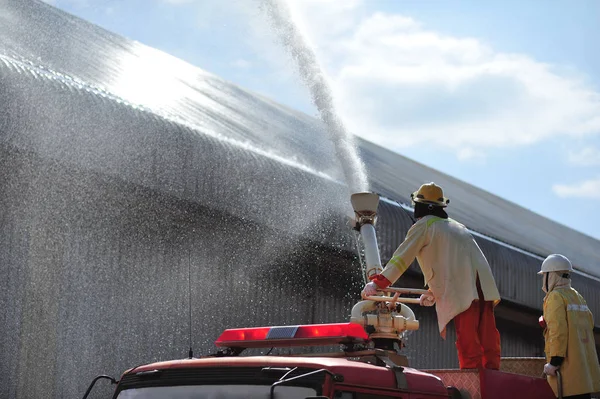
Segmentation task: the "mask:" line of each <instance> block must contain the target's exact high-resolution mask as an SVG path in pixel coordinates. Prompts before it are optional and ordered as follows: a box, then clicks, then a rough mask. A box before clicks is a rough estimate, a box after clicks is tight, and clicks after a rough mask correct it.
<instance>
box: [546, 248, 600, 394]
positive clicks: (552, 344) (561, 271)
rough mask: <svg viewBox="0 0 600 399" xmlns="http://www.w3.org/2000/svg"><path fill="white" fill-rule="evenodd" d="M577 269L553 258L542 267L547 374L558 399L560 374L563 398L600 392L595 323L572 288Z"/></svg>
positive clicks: (555, 256) (561, 259)
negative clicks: (574, 269)
mask: <svg viewBox="0 0 600 399" xmlns="http://www.w3.org/2000/svg"><path fill="white" fill-rule="evenodd" d="M572 271H573V266H572V265H571V262H570V261H569V259H567V258H566V257H564V256H563V255H558V254H553V255H550V256H548V257H547V258H546V259H545V260H544V262H543V263H542V268H541V270H540V271H539V273H538V274H541V275H542V290H543V291H544V292H545V293H546V296H545V298H544V315H543V325H544V326H545V329H544V339H545V341H546V344H545V348H544V351H545V352H546V361H547V363H546V365H545V366H544V372H545V373H546V374H547V375H548V383H549V384H550V386H551V387H552V390H553V391H554V393H555V394H556V395H557V396H558V394H559V392H558V383H557V375H556V371H557V370H560V374H561V377H562V394H563V395H564V396H563V398H578V399H579V398H582V399H583V398H590V397H591V393H593V392H598V391H600V366H599V365H598V356H597V354H596V344H595V342H594V319H593V316H592V312H590V310H589V308H588V306H587V304H586V302H585V299H583V297H582V296H581V295H579V293H578V292H577V291H575V290H574V289H573V288H572V287H571V272H572Z"/></svg>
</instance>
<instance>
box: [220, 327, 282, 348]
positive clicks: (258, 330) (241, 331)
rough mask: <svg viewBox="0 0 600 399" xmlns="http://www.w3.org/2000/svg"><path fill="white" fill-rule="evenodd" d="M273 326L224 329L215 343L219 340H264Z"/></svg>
mask: <svg viewBox="0 0 600 399" xmlns="http://www.w3.org/2000/svg"><path fill="white" fill-rule="evenodd" d="M270 329H271V327H255V328H232V329H229V330H225V331H223V333H222V334H221V336H220V337H219V338H218V339H217V341H216V342H215V344H217V346H218V343H219V342H225V341H227V342H231V341H262V340H264V339H266V338H267V334H268V333H269V330H270Z"/></svg>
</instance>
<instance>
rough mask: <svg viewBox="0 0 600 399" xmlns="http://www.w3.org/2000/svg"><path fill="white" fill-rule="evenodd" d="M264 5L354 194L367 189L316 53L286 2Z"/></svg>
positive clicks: (268, 0) (265, 1)
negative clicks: (309, 95) (295, 67)
mask: <svg viewBox="0 0 600 399" xmlns="http://www.w3.org/2000/svg"><path fill="white" fill-rule="evenodd" d="M262 5H263V6H264V9H265V11H266V13H267V15H268V17H269V18H270V20H271V23H272V27H273V28H274V30H275V31H276V32H277V34H278V37H279V39H280V41H281V42H282V44H283V46H284V47H285V48H286V50H288V51H289V53H290V55H291V56H292V58H293V59H294V60H295V61H296V64H297V67H298V72H299V74H300V77H301V78H302V80H303V82H304V84H305V85H306V86H307V88H308V89H309V91H310V94H311V97H312V102H313V104H314V105H315V106H316V107H317V110H318V111H319V114H320V116H321V120H322V121H323V122H324V123H325V125H326V127H327V132H328V133H329V138H330V139H331V141H332V142H333V145H334V147H335V152H336V156H337V158H338V160H339V161H340V163H341V165H342V169H343V173H344V178H345V179H346V184H348V186H349V188H350V189H351V192H358V191H365V190H367V188H368V182H367V175H366V173H365V167H364V164H363V163H362V161H361V160H360V157H359V156H358V152H357V150H356V146H355V144H354V139H353V137H352V135H351V134H350V133H348V131H347V130H346V128H345V127H344V124H343V123H342V121H341V119H340V118H339V116H338V115H337V112H336V110H335V107H334V104H333V97H332V95H331V90H330V88H329V84H328V83H327V80H326V78H325V75H324V74H323V71H322V70H321V67H320V65H319V63H318V61H317V57H316V55H315V53H314V51H313V50H312V49H311V48H310V46H309V45H308V44H307V43H306V40H305V39H304V37H303V36H302V34H301V33H300V31H299V29H298V27H297V26H296V24H295V23H294V20H293V18H292V14H291V13H290V10H289V8H288V7H287V4H286V3H285V2H284V1H283V0H262Z"/></svg>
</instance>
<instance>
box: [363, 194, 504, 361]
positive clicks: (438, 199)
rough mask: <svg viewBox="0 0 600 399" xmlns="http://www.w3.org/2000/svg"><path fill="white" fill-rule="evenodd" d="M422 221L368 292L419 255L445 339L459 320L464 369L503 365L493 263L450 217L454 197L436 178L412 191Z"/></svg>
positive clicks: (425, 301)
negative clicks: (448, 327)
mask: <svg viewBox="0 0 600 399" xmlns="http://www.w3.org/2000/svg"><path fill="white" fill-rule="evenodd" d="M412 199H413V202H414V207H415V211H414V214H415V219H417V221H416V222H415V224H414V225H413V226H412V227H411V228H410V230H409V231H408V233H407V234H406V238H405V239H404V241H403V242H402V244H400V246H399V247H398V249H396V252H394V255H393V256H392V258H391V259H390V261H389V262H388V263H387V265H386V266H385V269H384V270H383V271H382V272H381V274H377V275H375V276H372V278H371V280H372V281H371V282H370V283H368V284H367V285H366V286H365V288H364V289H363V295H365V296H371V295H375V294H376V292H377V290H378V289H383V288H386V287H387V286H389V285H391V284H393V283H394V282H395V281H396V280H398V278H400V276H401V275H402V274H403V273H404V272H405V271H406V269H408V266H409V265H410V264H411V263H412V262H413V261H414V259H415V258H417V260H418V262H419V266H420V267H421V270H422V271H423V275H424V277H425V285H428V286H429V290H430V291H431V295H423V296H421V298H420V302H421V305H423V306H433V305H434V304H435V306H436V313H437V318H438V326H439V331H440V334H441V336H442V337H443V338H445V336H446V325H447V324H448V323H449V322H450V321H452V320H454V326H455V329H456V348H457V350H458V360H459V365H460V368H461V369H471V368H482V367H485V368H490V369H496V370H497V369H499V368H500V334H499V333H498V330H497V328H496V320H495V316H494V306H495V305H496V304H497V303H498V302H499V301H500V294H499V293H498V289H497V287H496V282H495V281H494V277H493V275H492V271H491V269H490V266H489V264H488V262H487V260H486V258H485V256H484V254H483V252H482V251H481V249H480V248H479V246H478V245H477V243H476V242H475V240H474V239H473V236H472V235H471V233H470V232H469V231H468V230H467V229H466V228H465V226H463V225H462V224H460V223H458V222H456V221H454V220H451V219H449V218H448V214H447V213H446V211H445V210H444V208H445V207H446V205H447V204H448V203H449V200H448V199H447V198H445V197H444V193H443V191H442V188H441V187H439V186H437V185H436V184H435V183H429V184H423V185H422V186H421V187H420V188H419V190H418V191H417V192H415V193H413V195H412Z"/></svg>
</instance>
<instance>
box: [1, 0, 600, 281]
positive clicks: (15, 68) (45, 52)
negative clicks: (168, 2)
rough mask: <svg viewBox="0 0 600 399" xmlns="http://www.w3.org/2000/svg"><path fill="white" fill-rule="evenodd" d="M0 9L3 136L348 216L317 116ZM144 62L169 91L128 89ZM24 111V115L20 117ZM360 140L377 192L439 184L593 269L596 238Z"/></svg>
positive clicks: (141, 51)
mask: <svg viewBox="0 0 600 399" xmlns="http://www.w3.org/2000/svg"><path fill="white" fill-rule="evenodd" d="M0 7H1V8H2V14H0V15H1V17H0V18H2V21H1V22H2V23H1V24H0V33H1V34H2V37H3V43H2V44H1V45H0V61H1V62H0V69H2V73H3V79H2V80H3V82H2V84H3V86H4V88H5V89H6V92H7V94H8V95H9V98H11V102H9V103H7V102H5V103H3V107H5V109H4V112H8V113H9V114H11V115H12V116H11V118H12V119H11V121H12V122H14V124H13V125H12V127H11V129H13V130H11V133H10V134H4V135H3V137H2V141H3V143H8V144H9V145H12V146H15V147H18V148H21V149H27V150H32V151H36V152H38V153H39V154H41V155H42V156H46V157H50V158H55V159H61V160H62V161H65V162H69V163H77V164H79V165H80V166H82V167H87V168H92V169H97V170H100V171H102V172H103V173H108V174H111V175H117V176H119V177H121V178H123V179H126V180H128V181H132V182H134V183H139V184H142V185H145V186H150V187H152V188H159V189H161V190H163V191H168V192H170V193H172V194H173V195H176V196H181V197H184V198H188V199H193V200H196V201H199V202H200V203H206V204H210V205H211V206H216V207H221V208H223V207H225V208H227V210H229V211H233V212H237V213H238V214H239V215H242V216H244V217H250V218H260V219H261V220H263V221H265V222H269V221H272V222H273V224H274V225H277V226H279V227H280V228H286V229H293V228H298V229H299V230H301V229H302V228H303V226H295V225H294V224H293V223H291V222H290V221H289V219H290V218H289V217H288V218H284V217H277V215H286V214H287V215H288V216H289V215H294V216H297V215H306V214H308V213H312V214H316V213H317V212H318V211H322V212H347V211H348V204H347V203H345V196H346V195H347V192H346V191H345V189H344V188H343V187H341V186H339V185H338V184H337V183H336V182H339V181H340V180H342V173H341V170H340V166H339V164H338V163H337V162H336V161H335V158H334V155H333V154H334V150H333V148H332V144H331V143H330V142H329V140H328V139H327V135H326V133H325V131H324V128H323V126H322V125H321V123H320V122H319V121H318V120H316V119H314V118H312V117H310V116H308V115H305V114H302V113H299V112H296V111H293V110H290V109H289V108H286V107H284V106H282V105H279V104H276V103H274V102H272V101H270V100H268V99H265V98H263V97H261V96H258V95H256V94H253V93H251V92H248V91H246V90H243V89H242V88H239V87H237V86H236V85H233V84H231V83H228V82H225V81H223V80H222V79H220V78H218V77H217V76H214V75H212V74H210V73H207V72H205V71H203V70H201V69H199V68H196V67H194V66H192V65H189V64H187V63H185V62H183V61H180V60H178V59H176V58H174V57H172V56H170V55H168V54H165V53H162V52H160V51H157V50H154V49H151V48H149V47H147V46H144V45H142V44H140V43H137V42H134V41H131V40H127V39H125V38H122V37H119V36H117V35H115V34H112V33H110V32H107V31H105V30H103V29H101V28H99V27H97V26H94V25H92V24H89V23H87V22H85V21H83V20H81V19H78V18H76V17H73V16H71V15H69V14H67V13H65V12H62V11H60V10H57V9H55V8H53V7H51V6H49V5H47V4H45V3H41V2H34V1H16V0H11V1H7V2H3V4H2V5H1V6H0ZM140 65H142V66H144V68H145V69H146V68H147V69H148V70H147V71H146V73H147V74H148V75H147V76H146V78H145V79H146V83H147V85H148V86H151V85H156V86H157V87H160V88H164V87H168V88H169V92H172V93H170V94H172V96H171V97H170V96H169V93H167V92H165V93H160V94H161V95H163V97H165V98H166V100H165V101H163V100H162V99H161V98H156V96H155V97H152V96H146V97H139V96H138V95H137V93H135V92H128V91H127V90H126V88H124V87H125V86H126V85H124V82H125V81H127V80H134V79H136V75H139V72H140V70H139V69H140ZM155 65H162V66H163V67H164V66H166V67H164V68H162V69H160V68H155V67H154V66H155ZM25 114H26V118H30V119H29V122H28V121H27V119H26V118H23V119H20V120H17V118H19V116H20V115H25ZM59 116H62V117H63V120H62V121H61V120H56V118H57V117H59ZM33 121H35V123H32V122H33ZM65 122H67V123H66V125H65ZM17 125H18V126H19V129H18V131H17V132H16V133H15V131H14V129H15V126H17ZM167 142H168V143H169V144H168V145H165V143H167ZM358 143H359V148H360V154H361V156H362V158H363V160H364V162H365V164H366V166H367V169H368V172H369V180H370V184H371V188H372V189H373V190H374V191H376V192H379V193H381V194H382V195H384V196H386V197H388V198H390V199H392V200H396V201H400V202H404V203H407V202H408V194H409V193H410V192H412V191H414V189H415V188H417V187H418V186H419V185H420V184H422V183H423V182H428V181H435V182H436V183H438V184H440V185H442V186H443V187H444V189H445V192H446V193H447V195H448V196H449V197H451V198H452V202H451V207H450V208H449V212H450V213H451V215H452V216H453V217H455V218H456V219H457V220H459V221H461V222H462V223H464V224H465V225H467V226H468V227H469V228H471V229H472V230H474V231H477V232H479V233H481V234H483V235H487V236H490V237H492V238H493V239H495V240H498V241H501V242H504V243H509V244H511V245H513V246H515V247H518V248H521V249H523V250H525V251H527V252H531V253H533V254H537V255H539V256H545V255H547V254H549V253H553V252H560V253H563V254H565V255H566V256H568V257H569V258H570V259H571V260H572V261H573V263H574V265H575V267H576V269H577V270H579V271H582V272H585V273H588V274H590V275H593V276H596V277H600V241H598V240H596V239H594V238H592V237H589V236H586V235H584V234H582V233H580V232H577V231H575V230H573V229H570V228H568V227H566V226H563V225H560V224H558V223H556V222H553V221H551V220H549V219H547V218H544V217H542V216H540V215H537V214H535V213H533V212H531V211H529V210H526V209H524V208H522V207H520V206H519V205H517V204H514V203H511V202H509V201H506V200H504V199H502V198H499V197H497V196H494V195H492V194H490V193H488V192H486V191H484V190H481V189H478V188H476V187H474V186H471V185H469V184H467V183H465V182H462V181H460V180H457V179H454V178H452V177H451V176H448V175H445V174H443V173H441V172H439V171H436V170H433V169H431V168H429V167H427V166H425V165H422V164H419V163H417V162H414V161H412V160H410V159H408V158H406V157H403V156H401V155H399V154H396V153H393V152H391V151H388V150H386V149H384V148H381V147H379V146H377V145H375V144H372V143H369V142H367V141H364V140H360V139H359V140H358ZM248 165H252V166H248ZM248 179H250V180H251V182H253V183H254V184H249V183H248ZM224 181H229V182H233V183H232V184H230V185H229V187H224V185H223V184H222V183H223V182H224ZM236 186H237V188H238V190H236ZM207 187H211V189H210V190H208V189H207ZM266 187H274V188H277V190H265V188H266ZM282 191H285V194H284V193H282ZM208 192H210V193H211V195H208V194H207V193H208ZM226 203H228V204H227V205H226ZM311 206H313V207H314V209H311V210H310V212H307V207H311ZM290 208H292V211H290V210H289V209H290ZM267 214H268V215H269V218H266V217H265V215H267ZM315 220H316V219H315ZM315 220H313V221H310V222H309V223H313V222H315ZM400 232H401V230H398V232H397V233H394V234H396V235H398V234H401V233H400ZM399 238H400V237H395V236H394V239H392V240H390V243H393V244H391V245H395V243H396V242H399V241H400V240H399ZM385 245H387V244H385ZM511 256H516V255H512V254H511ZM528 262H532V261H531V260H529V261H528ZM532 267H533V266H532Z"/></svg>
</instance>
